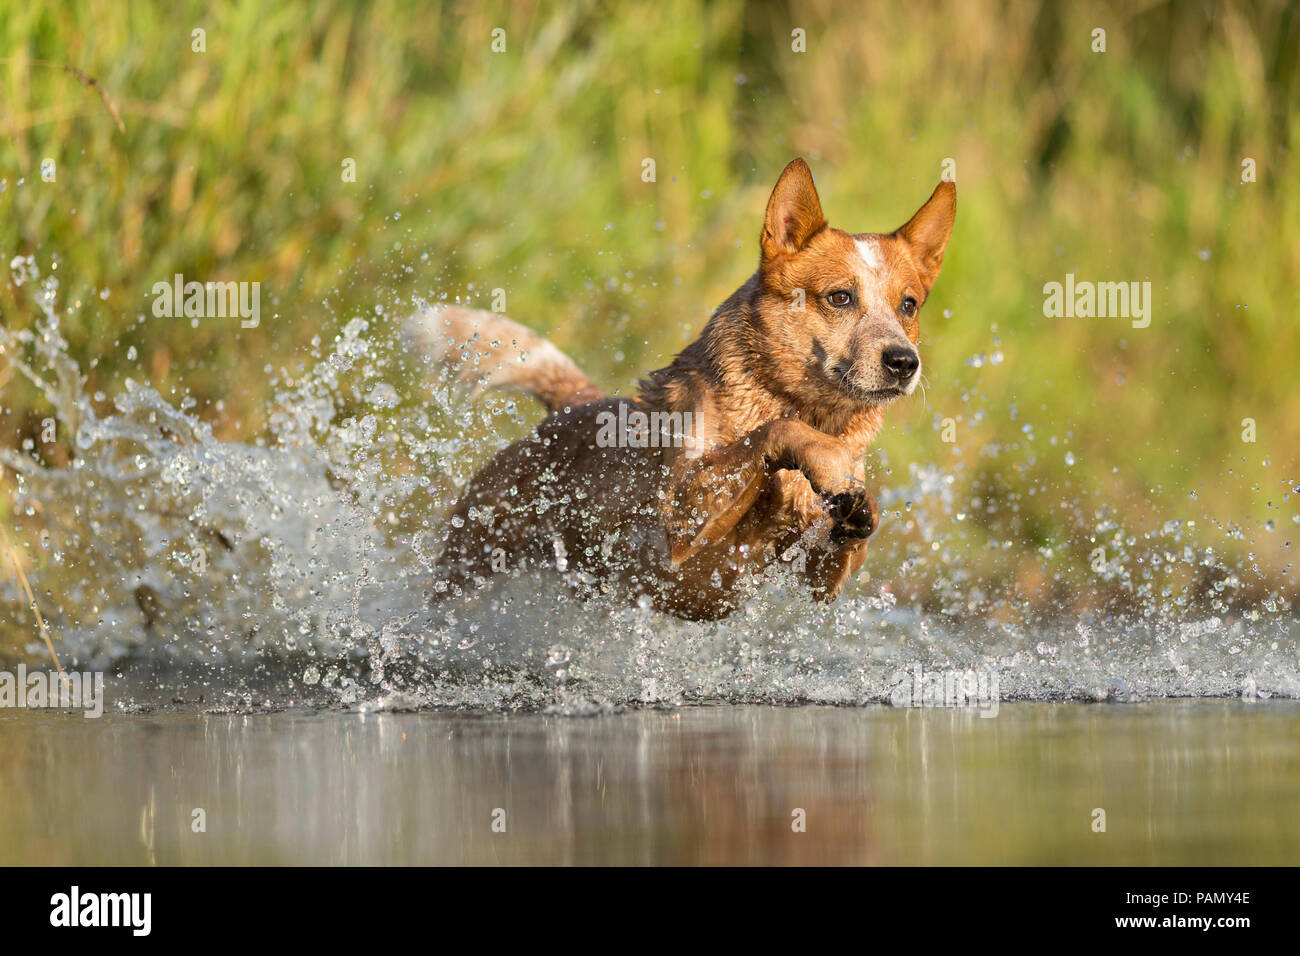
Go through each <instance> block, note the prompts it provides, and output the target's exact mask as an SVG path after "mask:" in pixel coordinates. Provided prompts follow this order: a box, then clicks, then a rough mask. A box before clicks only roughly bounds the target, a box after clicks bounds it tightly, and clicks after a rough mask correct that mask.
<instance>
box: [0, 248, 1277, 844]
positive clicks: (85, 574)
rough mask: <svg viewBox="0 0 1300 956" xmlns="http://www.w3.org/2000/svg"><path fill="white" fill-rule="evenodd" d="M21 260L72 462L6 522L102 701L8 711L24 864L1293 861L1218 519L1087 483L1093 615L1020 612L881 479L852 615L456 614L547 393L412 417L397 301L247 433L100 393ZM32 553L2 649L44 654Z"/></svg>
mask: <svg viewBox="0 0 1300 956" xmlns="http://www.w3.org/2000/svg"><path fill="white" fill-rule="evenodd" d="M13 271H14V281H15V283H17V284H19V285H20V286H21V287H24V288H28V289H30V290H33V296H34V302H35V304H36V306H37V307H38V309H39V312H40V319H39V320H38V321H37V322H36V323H35V325H33V326H32V327H31V328H30V329H28V330H25V331H20V332H14V331H11V330H10V329H9V328H7V327H6V326H3V325H0V362H5V361H7V362H8V363H9V364H10V366H11V367H12V368H13V369H15V370H16V371H17V373H18V374H21V375H24V376H26V377H27V378H28V379H29V380H31V381H32V382H34V383H35V384H36V385H37V386H38V387H39V388H40V389H41V391H42V392H43V393H44V395H45V398H46V400H47V402H48V404H49V408H50V414H51V416H52V418H53V419H54V421H55V424H56V427H57V431H58V434H59V436H60V441H61V442H62V443H63V444H64V445H65V446H66V447H67V448H68V449H69V450H70V451H71V453H72V454H71V456H70V457H71V463H70V464H68V465H66V466H64V467H56V466H52V465H50V464H48V463H46V462H43V461H41V460H40V459H41V456H40V452H39V450H38V449H34V448H31V447H28V448H24V449H23V450H21V451H11V450H7V449H3V448H0V465H4V466H6V467H7V468H8V469H9V471H10V473H11V474H12V475H16V476H17V478H16V488H15V493H14V498H13V505H14V507H13V514H14V516H15V519H16V520H15V521H14V522H12V523H11V531H12V533H13V534H14V535H15V538H16V541H17V546H18V548H19V549H20V553H21V555H22V558H23V564H24V565H25V566H26V568H27V572H28V575H29V576H30V578H31V579H32V582H33V589H34V591H35V593H36V602H35V603H36V605H37V606H38V607H39V609H40V611H41V612H42V613H43V615H44V619H45V620H46V621H47V622H48V625H49V631H50V634H51V639H52V644H53V647H54V648H55V650H56V651H57V653H58V654H59V655H60V658H61V661H62V663H63V665H64V666H65V667H67V668H69V669H75V670H78V671H102V672H103V673H104V676H105V686H106V698H107V699H106V702H105V707H106V714H105V716H103V717H102V718H100V719H96V720H88V719H84V718H83V717H81V716H80V715H78V714H77V713H75V712H70V713H64V712H51V711H44V712H37V711H30V710H20V709H7V708H0V767H3V768H4V771H3V773H0V806H3V807H4V808H5V813H4V814H3V815H0V848H2V849H0V863H108V862H111V863H285V862H292V863H335V862H346V863H416V862H440V863H441V862H447V863H450V862H467V863H486V862H510V863H527V862H569V863H723V862H728V863H760V862H855V863H861V862H868V863H1055V862H1093V863H1182V862H1187V863H1206V862H1213V863H1269V862H1277V863H1294V862H1295V860H1296V858H1297V851H1298V850H1300V838H1298V837H1297V833H1300V828H1297V827H1296V826H1295V825H1294V820H1293V819H1292V818H1291V808H1293V807H1294V806H1296V805H1297V801H1296V797H1297V796H1300V794H1298V793H1297V791H1298V790H1300V739H1298V735H1297V734H1296V732H1295V730H1294V728H1295V726H1296V723H1295V721H1296V718H1297V716H1300V714H1298V713H1297V707H1300V704H1298V703H1297V702H1296V701H1297V700H1300V627H1298V626H1297V622H1296V618H1295V616H1294V611H1293V598H1292V596H1291V595H1287V594H1280V593H1276V592H1266V593H1264V594H1262V595H1261V594H1260V589H1259V586H1258V584H1257V580H1258V579H1259V578H1260V577H1261V576H1260V575H1258V574H1256V573H1254V572H1255V569H1254V568H1253V567H1252V566H1251V565H1250V563H1249V559H1247V561H1246V562H1245V563H1233V562H1231V561H1229V560H1228V559H1226V558H1224V557H1223V556H1222V555H1221V554H1220V553H1219V551H1218V550H1217V549H1216V547H1215V544H1214V541H1213V540H1212V539H1210V538H1207V536H1206V526H1207V525H1208V524H1210V523H1209V522H1204V521H1203V522H1201V523H1200V524H1199V525H1198V524H1197V523H1196V522H1195V521H1193V520H1187V519H1186V516H1177V517H1174V516H1171V517H1170V519H1169V520H1166V521H1164V522H1163V523H1161V524H1159V525H1158V526H1157V527H1156V528H1154V529H1153V530H1150V531H1147V532H1144V533H1137V532H1134V531H1130V530H1129V529H1126V528H1124V527H1123V526H1122V525H1120V524H1119V523H1118V522H1117V520H1116V519H1115V517H1114V516H1113V515H1112V514H1110V513H1109V512H1107V511H1106V509H1105V508H1101V509H1098V511H1097V512H1096V513H1093V514H1085V513H1083V511H1081V510H1078V509H1081V508H1082V506H1081V505H1079V504H1078V503H1077V499H1076V504H1075V505H1074V507H1075V508H1076V511H1077V513H1076V517H1077V518H1078V520H1079V521H1080V522H1081V523H1083V524H1084V525H1085V526H1086V532H1085V533H1086V534H1087V540H1088V543H1089V546H1091V545H1092V544H1094V543H1095V544H1097V546H1098V549H1099V554H1098V558H1097V561H1096V565H1095V567H1094V568H1093V576H1092V578H1090V579H1089V580H1087V581H1084V582H1081V583H1080V582H1075V583H1073V584H1070V583H1069V582H1070V581H1071V578H1070V575H1071V574H1072V572H1071V570H1070V569H1069V568H1068V567H1066V566H1065V565H1064V563H1063V562H1062V561H1061V560H1060V559H1058V557H1057V556H1056V552H1055V551H1054V550H1053V549H1052V548H1051V547H1047V546H1045V547H1043V548H1040V549H1039V551H1038V558H1039V560H1038V562H1037V565H1036V567H1034V568H1032V569H1030V570H1031V571H1032V572H1033V574H1034V575H1037V580H1038V581H1039V582H1040V585H1039V586H1040V588H1041V589H1042V590H1043V591H1044V593H1047V592H1048V591H1051V590H1053V589H1055V592H1054V593H1058V594H1059V593H1061V590H1062V588H1064V589H1065V591H1067V592H1068V591H1069V589H1070V588H1071V587H1073V588H1074V589H1075V592H1076V593H1078V594H1080V595H1086V596H1088V597H1089V598H1090V599H1092V600H1090V601H1089V602H1088V603H1087V606H1085V607H1082V608H1080V609H1076V608H1074V607H1072V606H1068V605H1066V604H1064V603H1063V602H1061V601H1060V599H1059V598H1051V597H1049V598H1041V597H1040V598H1033V597H1030V598H1025V597H1023V596H1021V597H1016V596H1012V595H1013V594H1014V592H1017V591H1021V592H1023V591H1024V590H1025V589H1024V588H1023V587H1021V586H1020V585H1021V584H1023V581H1024V580H1025V574H1026V569H1025V567H1024V566H1023V565H1021V566H1019V567H1016V566H1012V565H1007V564H1005V563H1000V561H999V555H1000V554H1001V553H1002V552H1004V551H1008V552H1009V551H1010V550H1011V549H1010V547H1009V546H1010V545H1011V544H1012V542H1011V541H1006V542H1002V543H998V542H994V544H995V545H996V547H989V548H983V549H980V550H978V551H977V550H976V549H974V548H973V547H972V546H971V544H970V539H969V538H968V537H967V536H966V534H965V531H964V529H965V528H966V527H967V525H966V523H965V522H966V519H967V517H968V514H967V509H968V508H969V507H970V506H971V505H970V503H969V502H968V501H967V500H964V499H963V495H962V493H959V491H958V485H957V483H956V478H955V475H954V474H953V473H951V472H945V471H943V470H941V469H939V468H937V467H935V466H928V465H910V466H909V467H908V469H907V472H906V474H905V475H896V474H894V471H893V469H892V468H890V467H889V466H888V464H887V462H884V461H883V460H882V461H878V462H877V467H878V470H879V471H880V473H882V474H884V475H888V476H892V477H890V478H889V480H888V481H885V482H883V490H882V494H881V495H880V496H879V497H880V500H881V504H882V508H883V509H884V510H885V512H886V513H888V514H889V515H891V517H892V520H893V525H892V526H888V525H887V526H886V527H885V529H884V530H883V531H882V533H881V534H880V535H878V536H877V538H876V539H874V540H873V550H872V552H871V556H870V558H869V560H868V564H867V568H866V574H865V575H864V577H863V579H862V580H861V581H860V582H859V583H858V584H857V585H856V586H854V587H853V588H851V589H850V591H849V593H848V594H847V595H846V596H845V597H844V598H843V599H842V600H840V601H839V602H837V603H836V604H834V605H831V606H829V607H827V606H822V605H816V604H813V603H812V602H810V601H809V600H808V598H807V596H806V594H805V593H804V592H803V590H802V589H801V588H799V587H797V586H796V587H790V586H789V584H788V582H787V581H785V580H784V579H783V578H782V577H781V576H780V574H774V575H773V576H772V577H771V578H770V579H768V580H766V581H765V582H764V584H763V587H762V589H761V590H760V592H759V594H758V595H757V597H756V598H755V599H754V600H753V601H751V602H750V603H749V604H748V605H747V606H746V607H745V608H744V609H743V610H742V611H740V612H739V613H737V614H736V615H734V616H733V617H731V618H730V619H728V620H725V621H721V622H715V623H708V624H700V623H687V622H683V621H679V620H676V619H673V618H668V617H664V616H662V615H658V614H656V613H654V612H653V611H651V610H650V609H649V608H648V607H647V606H645V605H644V603H642V604H639V605H632V606H628V605H627V604H625V603H622V602H619V601H616V600H614V599H611V598H604V597H600V596H595V597H592V596H591V595H590V594H589V593H588V594H587V595H586V596H585V597H579V596H578V594H579V591H580V590H583V589H581V588H575V587H573V586H572V585H575V584H576V585H581V584H583V582H580V581H575V580H573V578H572V575H569V576H567V577H568V579H567V580H566V576H565V575H562V574H559V573H557V574H553V575H549V576H545V577H542V578H538V577H532V576H529V577H515V578H508V577H505V576H502V577H501V579H500V580H498V581H496V582H494V584H493V586H492V587H491V588H489V589H486V590H485V591H484V592H483V593H481V594H479V595H476V596H475V597H473V598H472V599H469V600H465V601H462V602H460V603H455V604H450V605H448V604H444V605H442V607H441V608H440V609H439V610H438V611H437V612H432V611H430V609H429V608H430V606H429V602H428V601H427V592H428V591H429V589H430V587H431V585H432V583H433V580H432V579H433V575H434V568H435V559H436V556H437V552H438V548H439V544H440V541H441V528H442V527H443V526H444V522H445V511H446V501H447V500H448V498H449V497H451V496H453V495H454V494H455V490H456V489H457V488H458V487H460V486H462V485H463V484H464V482H465V481H466V480H467V479H468V478H469V476H470V475H471V474H472V473H473V471H474V469H475V468H476V467H477V466H478V465H479V464H480V463H481V462H482V461H483V460H484V459H485V458H486V456H487V455H488V454H490V453H491V451H492V450H494V449H495V448H498V447H501V446H502V445H504V444H505V443H506V442H508V441H509V440H511V439H512V438H514V437H517V436H519V435H522V434H523V433H525V431H526V429H527V428H528V427H529V424H530V423H531V422H532V421H534V420H535V419H536V416H535V414H533V412H531V411H530V410H529V409H527V408H520V407H517V406H516V405H515V404H514V403H513V402H511V401H506V400H502V399H488V400H486V401H484V400H482V399H474V398H472V397H471V396H469V395H467V394H465V393H464V392H463V391H461V390H459V389H457V388H456V387H454V386H453V383H452V382H451V381H449V380H448V378H447V377H446V376H442V375H438V374H434V375H432V376H430V377H429V381H428V383H427V385H425V386H422V387H418V388H416V389H415V393H416V396H417V397H416V398H414V399H411V398H409V397H408V398H403V395H406V394H407V393H408V391H409V382H410V374H411V371H412V370H411V369H410V368H409V367H407V365H405V364H404V360H403V356H402V355H401V354H400V352H401V350H400V349H397V348H395V347H394V343H395V341H396V335H395V333H394V326H395V325H396V324H397V322H399V321H400V318H401V317H400V316H395V317H391V318H390V317H389V316H387V315H385V314H383V313H382V312H377V313H376V315H375V316H372V317H368V318H355V319H353V320H352V321H351V322H349V323H348V324H347V325H346V327H345V328H344V329H343V331H342V332H341V333H340V334H339V335H338V336H336V337H335V338H334V339H333V340H332V341H331V342H329V343H325V342H318V343H317V347H316V349H315V353H314V355H313V357H312V362H311V363H309V364H308V365H306V366H305V367H304V368H302V369H300V370H298V371H296V372H295V373H294V374H292V375H290V374H289V373H287V372H284V371H280V372H276V373H274V377H273V385H274V388H275V397H274V398H273V400H272V402H271V405H270V407H269V408H268V409H267V416H266V418H267V421H268V422H269V426H268V430H267V433H266V434H265V435H263V436H261V437H259V438H258V439H256V440H254V441H250V442H247V443H239V442H232V441H222V440H219V439H217V438H216V437H215V436H214V435H213V434H212V431H211V429H210V428H209V427H208V426H207V425H206V424H204V422H203V421H202V420H201V419H200V418H199V417H198V416H197V415H196V414H195V413H194V409H193V408H192V407H191V404H190V403H189V402H188V401H187V400H186V399H184V398H178V399H176V400H174V401H169V400H167V399H165V398H164V397H163V396H161V395H159V394H158V393H157V392H156V391H154V390H153V389H151V388H149V387H148V386H146V385H141V384H139V383H135V382H127V383H126V386H125V388H124V390H123V391H122V392H121V393H120V394H117V395H114V396H112V397H111V405H109V406H108V407H109V410H107V411H105V410H104V408H105V407H106V405H108V403H109V402H110V397H109V396H91V395H88V394H86V391H85V386H84V379H83V377H82V374H81V370H80V369H79V368H77V366H76V365H75V363H74V362H73V361H72V360H71V359H70V358H69V356H68V354H67V349H66V344H65V342H64V341H63V339H62V336H61V334H60V331H59V326H60V316H59V310H58V285H57V283H56V282H54V281H53V280H52V279H51V278H48V277H47V278H44V279H42V278H41V276H40V274H39V270H37V268H36V265H35V263H34V262H33V261H30V260H15V264H14V267H13ZM417 371H420V372H421V373H422V374H427V370H417ZM97 409H99V410H98V411H97ZM1000 453H1004V454H1010V452H1009V451H1008V450H1007V449H1002V450H1000ZM1025 453H1026V454H1030V453H1031V452H1025ZM880 457H881V458H882V459H883V457H884V456H883V453H881V454H880ZM1043 490H1044V492H1045V493H1050V491H1051V490H1050V489H1043ZM1284 500H1289V498H1284ZM1219 530H1222V529H1219ZM1229 531H1230V533H1233V534H1236V533H1239V532H1238V530H1237V529H1235V528H1233V529H1229ZM8 558H9V556H8V555H5V559H6V564H5V574H3V575H0V607H3V608H4V609H5V613H4V614H3V615H0V664H3V665H4V666H5V667H13V666H15V665H16V663H17V662H18V661H19V660H23V661H25V662H26V663H27V665H28V666H29V667H39V666H45V665H44V662H45V661H46V660H47V649H46V647H45V644H44V639H43V636H42V634H41V631H40V630H39V627H38V625H37V622H36V618H35V615H34V610H33V608H32V606H31V603H32V602H30V601H29V600H28V598H27V597H26V595H25V593H24V592H23V591H22V590H21V587H20V584H19V582H18V581H17V579H16V578H15V577H14V576H12V575H10V574H9V571H10V567H9V563H8ZM1017 560H1020V559H1017ZM1013 578H1015V579H1016V580H1014V581H1013ZM1031 579H1032V575H1031ZM1063 582H1064V583H1063ZM585 590H586V591H587V592H589V591H590V589H589V588H587V589H585ZM1030 590H1032V589H1030ZM900 595H902V597H901V598H900ZM1168 698H1179V699H1183V700H1181V701H1171V700H1168ZM935 703H939V704H945V705H954V704H959V705H960V706H938V707H935V706H918V705H922V704H935ZM828 705H836V706H828ZM198 808H201V809H202V810H203V813H204V815H205V820H206V826H207V830H206V833H202V834H200V833H195V832H193V830H192V828H191V827H192V823H193V815H194V811H195V810H196V809H198ZM795 808H802V809H803V810H804V811H806V814H807V830H806V832H804V833H799V834H795V833H793V832H792V831H791V829H790V827H791V822H792V818H791V813H792V811H794V809H795ZM1098 808H1101V809H1104V810H1105V811H1106V814H1107V819H1108V828H1107V831H1106V832H1105V833H1104V834H1099V833H1095V832H1093V830H1092V824H1093V820H1094V817H1093V813H1094V810H1096V809H1098ZM498 809H499V810H503V811H504V812H505V816H506V827H507V829H506V832H505V833H496V832H493V830H492V826H491V824H492V822H493V814H494V811H496V810H498Z"/></svg>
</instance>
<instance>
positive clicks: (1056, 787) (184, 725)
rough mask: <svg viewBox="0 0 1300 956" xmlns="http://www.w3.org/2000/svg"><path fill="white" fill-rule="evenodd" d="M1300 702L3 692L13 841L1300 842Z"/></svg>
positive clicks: (531, 844)
mask: <svg viewBox="0 0 1300 956" xmlns="http://www.w3.org/2000/svg"><path fill="white" fill-rule="evenodd" d="M1297 717H1300V703H1297V702H1295V701H1289V700H1272V701H1258V702H1253V703H1246V702H1242V701H1210V700H1201V701H1163V702H1146V703H1136V704H1092V705H1089V704H1074V703H1040V702H1029V703H1003V704H1002V705H1001V706H1000V708H999V710H998V714H997V716H996V717H994V718H991V719H985V718H981V717H979V716H978V712H977V711H974V710H970V709H965V710H963V709H939V708H935V709H922V708H906V709H904V708H893V707H888V706H867V707H824V706H804V707H771V706H736V705H724V706H697V707H680V708H674V709H671V710H661V709H631V710H626V711H623V712H620V713H617V714H612V715H605V716H601V717H596V718H575V717H559V716H550V715H544V714H522V715H511V714H476V715H466V714H456V713H427V712H426V713H394V712H373V711H341V710H337V709H327V710H318V711H309V710H290V711H283V712H278V713H261V714H247V715H243V714H205V713H198V712H195V711H193V710H189V709H182V710H179V711H176V710H173V711H163V712H158V713H154V714H115V713H110V714H107V715H105V716H104V717H103V718H102V719H99V720H87V719H84V718H82V717H81V716H80V715H77V714H62V713H51V712H33V711H7V712H4V713H3V714H2V715H0V757H2V758H3V759H0V768H2V769H0V807H3V808H4V812H3V814H0V863H5V864H13V863H21V864H104V863H115V864H153V863H158V864H217V863H220V864H274V863H287V864H299V863H302V864H425V863H428V864H463V863H468V864H499V863H509V864H522V863H557V864H726V863H732V864H774V863H792V864H793V863H800V864H809V863H813V864H816V863H847V864H1062V863H1087V864H1138V865H1145V864H1292V865H1294V864H1296V863H1300V815H1297V812H1296V808H1297V807H1300V730H1298V729H1297V728H1298V727H1300V724H1297ZM196 808H202V809H203V810H204V811H205V814H206V832H203V833H196V832H193V829H192V827H193V820H194V810H195V809H196ZM1098 808H1100V809H1103V810H1105V813H1106V817H1105V820H1106V830H1105V832H1104V833H1099V832H1094V830H1093V825H1094V819H1095V814H1094V811H1095V810H1096V809H1098ZM796 810H802V811H804V815H805V820H806V831H805V832H801V833H800V832H795V831H794V829H793V824H794V822H795V819H796V818H795V816H794V815H793V814H794V813H795V811H796ZM498 811H504V827H505V832H494V829H493V823H494V820H496V821H500V820H501V818H502V814H501V813H500V812H498ZM498 826H500V823H499V822H498Z"/></svg>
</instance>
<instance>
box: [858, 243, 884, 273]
mask: <svg viewBox="0 0 1300 956" xmlns="http://www.w3.org/2000/svg"><path fill="white" fill-rule="evenodd" d="M856 242H857V247H858V255H860V256H861V257H862V262H863V263H864V264H865V265H866V267H867V271H869V272H875V271H876V270H877V269H879V268H880V245H879V244H878V243H877V242H876V240H874V239H858V240H856Z"/></svg>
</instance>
